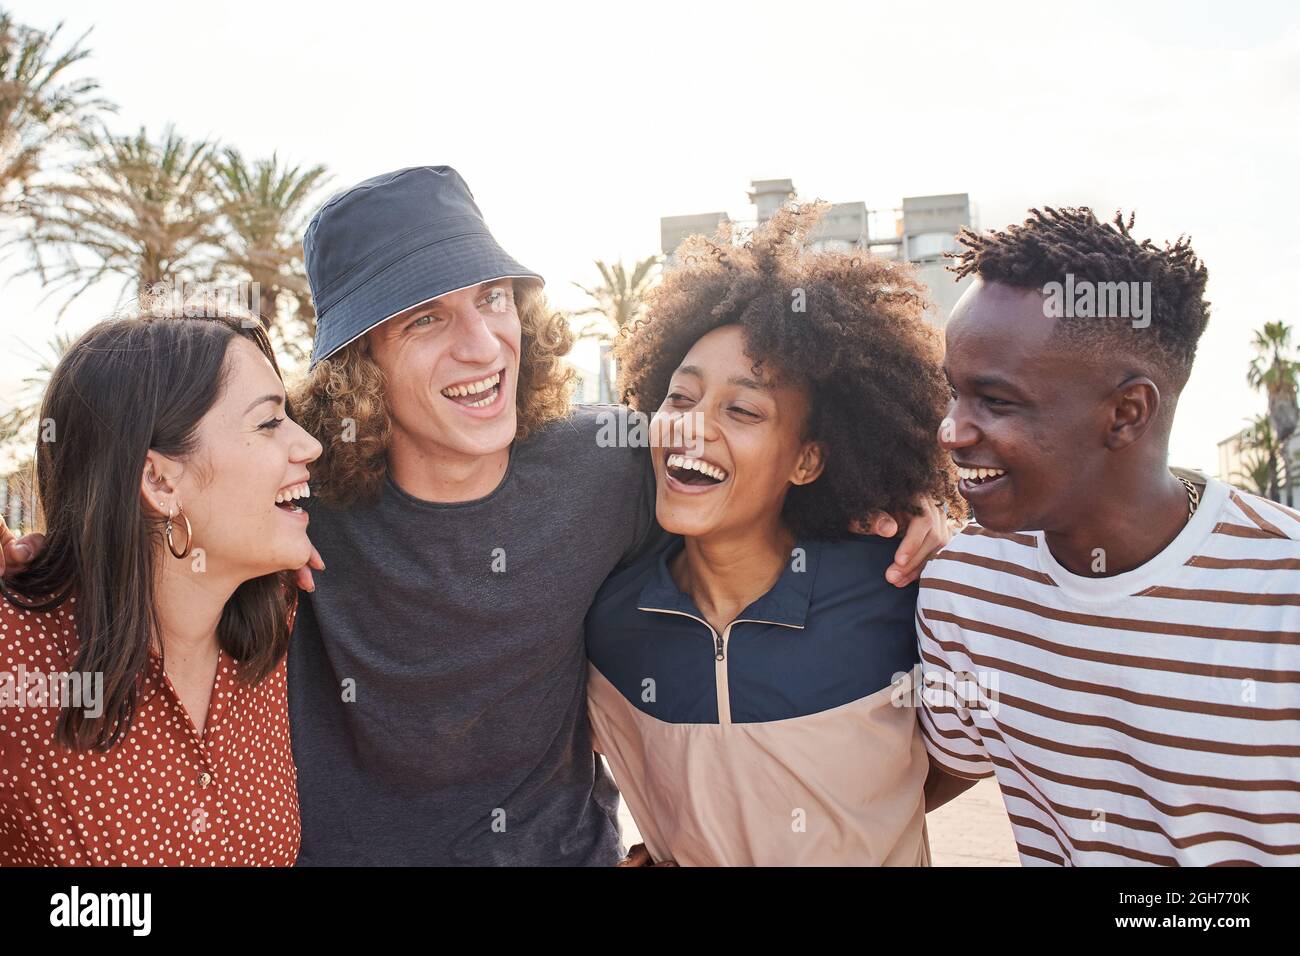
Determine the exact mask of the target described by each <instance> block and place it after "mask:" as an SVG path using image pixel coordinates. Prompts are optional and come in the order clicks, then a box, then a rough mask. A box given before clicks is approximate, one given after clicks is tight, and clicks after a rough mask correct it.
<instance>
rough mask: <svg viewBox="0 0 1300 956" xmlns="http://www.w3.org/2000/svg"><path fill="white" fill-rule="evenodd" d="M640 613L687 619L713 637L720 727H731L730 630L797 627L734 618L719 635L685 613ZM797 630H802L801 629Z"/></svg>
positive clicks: (655, 610) (649, 609)
mask: <svg viewBox="0 0 1300 956" xmlns="http://www.w3.org/2000/svg"><path fill="white" fill-rule="evenodd" d="M638 610H641V611H653V612H654V613H656V614H677V615H680V616H681V617H689V618H690V619H691V620H692V621H699V622H700V623H701V624H703V625H704V626H705V627H707V628H708V629H709V634H710V635H711V636H712V637H713V689H714V693H715V694H716V695H717V702H718V724H719V725H720V726H722V727H729V726H731V687H730V682H729V680H728V675H727V641H728V640H730V638H731V629H732V628H733V627H735V626H736V625H737V624H771V625H775V626H778V627H797V626H798V625H793V624H781V623H780V622H779V621H759V620H756V619H754V618H736V620H734V621H732V622H731V623H730V624H728V625H727V626H726V627H725V628H723V630H722V633H721V634H719V633H718V632H717V631H715V630H714V629H713V625H712V624H710V623H709V622H708V621H706V620H704V618H702V617H696V616H695V615H694V614H687V613H686V612H685V611H670V610H668V609H667V608H661V607H643V608H638ZM799 630H803V628H802V627H800V628H799Z"/></svg>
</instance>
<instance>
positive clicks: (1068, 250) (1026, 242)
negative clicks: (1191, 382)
mask: <svg viewBox="0 0 1300 956" xmlns="http://www.w3.org/2000/svg"><path fill="white" fill-rule="evenodd" d="M1132 230H1133V214H1132V213H1130V214H1129V216H1128V218H1127V219H1125V217H1124V214H1123V213H1121V212H1117V213H1116V214H1115V217H1114V219H1112V220H1111V221H1110V222H1105V223H1103V222H1100V221H1099V220H1098V219H1097V217H1096V216H1094V215H1093V212H1092V210H1091V209H1089V208H1087V207H1079V208H1073V207H1066V208H1062V209H1054V208H1052V207H1050V206H1048V207H1045V208H1044V209H1043V210H1041V211H1040V210H1038V209H1031V210H1030V211H1029V218H1028V219H1026V220H1025V221H1024V222H1023V223H1021V224H1020V225H1017V226H1008V227H1007V228H1006V229H1005V230H994V231H992V232H986V233H977V232H972V231H971V230H969V229H962V231H961V232H960V233H959V234H958V236H957V239H958V241H959V242H960V243H961V244H962V245H963V246H964V247H965V249H964V250H962V251H961V252H958V253H954V254H952V258H954V259H956V260H957V262H956V263H955V264H954V265H952V266H950V267H949V268H950V269H951V270H952V271H953V272H955V273H957V277H958V278H961V277H963V276H967V275H978V276H980V277H981V278H983V279H984V280H986V281H988V282H1000V283H1003V284H1004V285H1009V286H1014V287H1016V288H1021V289H1031V288H1036V289H1043V288H1044V286H1046V285H1047V284H1048V283H1051V282H1063V281H1064V279H1065V276H1066V275H1067V274H1069V275H1073V276H1074V278H1075V280H1087V281H1089V282H1093V283H1107V282H1143V283H1147V282H1149V283H1150V286H1149V287H1148V288H1149V289H1150V300H1149V301H1150V308H1151V314H1150V325H1149V326H1148V327H1146V328H1135V327H1134V325H1133V323H1132V322H1131V321H1130V320H1129V319H1128V318H1123V317H1110V318H1102V317H1088V318H1081V317H1071V316H1068V315H1067V316H1062V317H1060V318H1058V319H1057V331H1058V332H1059V333H1060V335H1061V337H1062V338H1063V339H1064V340H1065V341H1067V342H1068V343H1070V344H1071V345H1078V346H1083V347H1085V348H1088V349H1090V350H1094V351H1102V352H1112V353H1113V352H1125V353H1128V354H1132V355H1137V356H1140V357H1142V358H1144V359H1146V360H1147V361H1149V362H1150V363H1151V364H1152V366H1153V370H1155V371H1157V372H1160V373H1163V375H1164V378H1165V379H1166V383H1167V384H1170V385H1172V386H1173V388H1174V389H1175V390H1181V389H1182V387H1183V386H1184V385H1185V384H1186V383H1187V377H1188V375H1190V374H1191V370H1192V361H1193V359H1194V358H1195V357H1196V344H1197V342H1198V341H1199V340H1200V338H1201V333H1202V332H1204V331H1205V324H1206V322H1207V321H1208V319H1209V314H1210V304H1209V303H1208V302H1207V301H1205V283H1206V279H1207V277H1208V273H1207V272H1206V269H1205V264H1204V263H1203V262H1201V261H1200V260H1199V259H1198V258H1197V257H1196V253H1195V252H1194V251H1193V250H1192V246H1191V240H1190V239H1189V238H1188V237H1186V236H1179V237H1178V240H1177V241H1176V242H1173V243H1168V242H1167V243H1165V244H1164V246H1163V247H1160V246H1157V245H1156V244H1155V243H1153V242H1152V241H1151V240H1150V239H1144V240H1142V241H1141V242H1138V241H1137V240H1136V239H1134V238H1133V232H1132Z"/></svg>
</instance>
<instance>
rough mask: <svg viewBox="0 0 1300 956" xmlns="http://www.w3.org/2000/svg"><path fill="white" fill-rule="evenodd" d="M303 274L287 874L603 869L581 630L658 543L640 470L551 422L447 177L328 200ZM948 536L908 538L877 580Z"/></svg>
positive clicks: (610, 820) (917, 530) (607, 800)
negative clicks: (311, 305) (608, 583)
mask: <svg viewBox="0 0 1300 956" xmlns="http://www.w3.org/2000/svg"><path fill="white" fill-rule="evenodd" d="M304 251H305V254H306V262H307V270H308V274H309V277H310V280H311V287H312V293H313V296H314V298H315V304H316V309H317V313H318V319H317V333H316V341H315V347H314V350H313V355H312V368H311V372H310V375H309V378H308V381H307V383H306V385H305V387H304V388H303V389H302V391H301V393H300V394H299V395H298V396H297V397H296V399H295V402H294V412H295V415H296V416H297V417H298V418H299V419H300V421H301V422H302V423H303V424H304V425H305V426H306V427H307V429H308V430H309V431H311V432H312V433H313V434H314V435H315V436H316V437H317V438H318V439H319V440H320V441H321V443H322V445H323V446H324V449H325V451H324V454H323V455H322V456H321V458H320V460H319V461H318V463H317V466H316V467H315V468H314V469H313V472H312V495H313V497H314V499H315V500H314V501H313V503H312V505H311V511H312V538H313V541H314V542H315V544H316V546H317V548H318V549H319V551H320V554H321V556H322V558H323V559H324V562H325V565H326V567H328V570H327V571H325V572H324V573H323V574H321V575H320V577H319V581H318V582H317V585H318V586H317V587H316V588H315V590H314V591H312V592H310V593H308V594H305V595H303V600H302V602H301V604H300V610H299V613H298V616H297V623H296V626H295V631H294V636H293V641H292V645H291V650H290V659H289V667H288V670H289V703H290V716H291V721H292V735H293V748H294V756H295V760H296V762H297V765H298V791H299V796H300V803H301V808H302V853H301V856H300V862H301V863H303V864H307V865H320V864H323V865H345V864H372V865H375V864H377V865H394V864H515V865H521V864H522V865H529V864H531V865H605V864H612V863H615V862H617V860H618V859H619V856H620V854H621V848H620V846H619V833H618V825H617V817H616V809H617V793H616V791H615V789H614V787H613V784H612V781H611V780H610V778H609V776H608V774H606V773H605V771H604V769H603V766H602V765H601V763H600V761H599V759H598V758H596V757H594V756H593V754H592V749H591V737H590V731H589V728H588V726H587V718H586V697H585V680H586V677H585V675H586V664H585V657H584V649H583V619H584V616H585V614H586V612H587V609H588V607H589V605H590V603H591V600H592V598H593V596H594V595H595V593H596V591H597V589H598V588H599V586H600V584H601V582H602V581H603V580H604V578H605V577H606V575H608V574H609V572H610V571H612V570H613V569H614V568H615V567H616V566H618V565H619V564H620V563H622V562H625V561H627V560H629V559H631V558H633V557H635V556H636V555H638V554H639V553H641V552H642V551H643V550H644V549H646V548H648V547H650V546H652V545H653V544H654V543H655V541H656V540H657V538H658V535H659V534H660V532H659V531H658V528H657V526H656V525H655V523H654V496H655V492H654V478H653V472H652V470H651V468H650V465H649V458H648V455H647V453H646V452H645V450H644V449H642V448H637V447H619V445H618V443H617V442H614V443H611V442H609V441H603V440H600V436H601V435H602V434H603V435H606V436H608V435H610V434H616V435H628V434H629V433H630V431H629V429H628V428H627V427H626V423H622V422H616V423H614V426H613V427H610V425H611V423H610V420H609V416H611V415H615V416H620V415H625V414H626V410H625V409H622V408H620V407H604V408H592V407H576V408H575V407H572V406H569V405H568V377H569V372H568V371H567V370H566V369H565V367H564V365H563V364H562V362H561V356H562V355H563V354H564V353H565V352H566V351H567V349H568V347H569V345H570V343H571V336H570V333H569V331H568V328H567V325H566V324H565V322H564V320H563V319H562V317H560V316H557V315H554V314H552V313H550V312H549V311H548V310H547V308H546V307H545V303H544V300H543V299H542V297H541V286H542V279H541V277H540V276H539V275H537V274H536V273H535V272H532V271H531V270H529V269H526V268H524V267H523V266H521V265H520V264H519V263H518V262H516V261H515V260H514V259H513V258H511V257H510V256H509V255H507V254H506V253H505V251H504V250H502V249H501V247H500V246H499V245H498V244H497V243H496V241H495V240H494V239H493V237H492V235H491V234H490V233H489V231H488V229H487V227H486V226H485V225H484V222H483V218H482V215H481V214H480V212H479V209H478V206H477V205H476V204H475V202H474V199H473V197H472V195H471V193H470V191H469V189H468V187H467V186H466V184H465V182H464V180H462V179H461V177H460V176H459V175H458V174H457V173H456V171H455V170H453V169H451V168H450V167H446V166H423V167H415V168H409V169H402V170H398V171H396V172H392V173H388V174H385V175H383V176H377V177H375V178H373V179H370V180H367V181H366V182H363V183H361V184H359V185H357V186H355V187H353V188H352V189H349V190H347V191H346V192H344V193H342V194H340V195H338V196H336V197H334V198H333V199H331V200H330V201H329V202H328V203H326V204H325V205H324V206H323V207H322V208H321V210H320V211H319V212H318V213H317V214H316V216H315V218H314V219H313V220H312V222H311V224H310V226H309V227H308V230H307V235H306V238H305V240H304ZM624 445H626V443H624ZM893 524H894V522H893V521H892V519H889V518H887V517H882V518H881V519H880V521H879V522H878V524H877V530H881V531H885V532H886V533H893V530H894V529H893V528H892V527H890V525H893ZM946 532H947V529H946V525H945V523H944V521H943V519H942V516H941V515H939V514H938V512H937V510H935V509H933V508H927V509H926V511H925V513H924V514H922V515H921V516H920V517H918V518H915V519H913V520H912V521H911V523H910V524H909V526H908V530H907V535H906V537H905V538H904V540H903V543H902V545H901V546H900V548H899V560H898V561H897V562H896V564H895V566H894V568H892V569H891V572H890V577H891V580H892V581H894V583H896V584H900V585H902V584H905V583H907V582H909V581H910V580H911V579H912V578H913V577H914V576H915V574H916V572H917V570H918V569H919V566H920V564H921V563H922V561H923V559H924V558H925V557H926V556H928V554H929V553H931V552H932V551H933V550H935V549H936V548H937V547H940V546H942V544H943V543H945V542H946V539H947V535H946ZM909 557H910V560H907V559H908V558H909Z"/></svg>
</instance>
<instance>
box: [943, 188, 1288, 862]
mask: <svg viewBox="0 0 1300 956" xmlns="http://www.w3.org/2000/svg"><path fill="white" fill-rule="evenodd" d="M1131 225H1132V220H1131V218H1130V219H1129V220H1128V221H1127V222H1124V221H1123V220H1120V219H1117V220H1116V222H1115V224H1113V225H1112V224H1102V223H1100V222H1098V221H1097V220H1096V219H1095V218H1094V217H1093V216H1092V213H1091V212H1090V211H1088V210H1071V209H1066V210H1059V211H1058V210H1051V209H1048V210H1046V211H1045V213H1038V212H1037V211H1035V212H1034V213H1033V216H1032V218H1031V219H1030V220H1029V221H1028V222H1026V223H1025V224H1024V225H1022V226H1018V227H1012V228H1010V229H1008V230H1007V231H1006V232H995V233H992V234H988V235H983V236H977V235H973V234H965V235H964V236H963V237H962V241H963V243H964V245H965V246H966V250H965V251H964V252H963V253H962V254H961V263H960V265H959V266H958V271H959V272H960V273H963V274H966V273H973V274H974V275H975V276H976V280H975V282H974V283H973V284H972V286H971V288H970V289H969V290H968V291H967V293H966V295H965V296H963V299H962V301H961V302H960V303H959V304H958V306H957V308H956V309H955V310H954V311H953V314H952V317H951V319H950V322H949V325H948V329H947V355H946V369H947V373H948V377H949V380H950V383H951V385H952V387H953V405H952V408H951V411H950V415H949V418H948V419H947V420H946V421H945V423H944V426H943V428H942V430H941V435H940V439H941V441H942V442H943V444H944V446H945V447H946V448H947V449H948V450H949V451H950V453H951V454H952V457H953V460H954V462H955V464H956V465H957V466H958V469H959V472H960V474H961V483H960V487H961V491H962V494H963V495H964V496H965V497H966V499H967V500H968V502H969V503H970V505H971V508H972V510H973V512H974V516H975V521H976V523H974V524H972V525H970V526H969V527H968V528H967V529H966V531H965V533H963V534H961V535H958V536H957V537H956V538H955V539H954V540H953V542H952V543H951V544H950V545H949V546H948V547H947V548H946V549H945V550H944V551H943V552H942V553H941V554H939V555H938V556H937V557H936V558H935V559H934V560H932V561H931V562H930V565H929V567H928V569H927V572H926V574H925V576H924V577H923V579H922V582H921V593H920V598H919V601H918V605H917V632H918V639H919V643H920V652H921V658H922V662H921V665H920V668H921V674H922V679H923V684H922V686H921V688H920V693H919V696H920V697H921V700H922V702H923V710H922V728H923V730H924V734H925V738H926V745H927V748H928V749H929V752H930V757H931V762H932V766H933V767H934V768H936V770H938V771H943V773H942V774H936V773H932V779H931V781H930V784H929V786H928V790H929V791H930V796H931V801H932V803H935V802H941V800H938V799H937V798H936V797H935V793H936V792H937V791H942V790H943V788H944V787H945V786H947V787H948V788H949V789H957V788H960V787H961V786H962V785H963V784H961V783H959V782H957V781H954V780H952V778H953V777H956V778H966V779H969V778H973V777H982V776H988V775H990V774H995V775H996V776H997V779H998V783H999V784H1000V786H1001V788H1002V793H1003V798H1004V800H1005V802H1006V806H1007V811H1008V813H1009V815H1010V818H1011V822H1012V825H1013V827H1014V830H1015V836H1016V842H1017V844H1018V845H1019V848H1020V854H1021V859H1022V861H1023V862H1025V863H1026V864H1030V863H1034V864H1042V863H1054V864H1059V865H1122V864H1158V865H1159V864H1163V865H1179V864H1181V865H1214V864H1263V865H1277V864H1290V865H1296V864H1300V514H1298V513H1297V512H1295V511H1292V510H1291V509H1289V508H1285V507H1283V506H1281V505H1278V504H1275V503H1273V502H1271V501H1267V500H1264V499H1262V498H1259V497H1256V496H1253V495H1249V494H1246V493H1244V492H1240V491H1237V490H1235V489H1233V488H1231V487H1229V486H1227V485H1225V484H1223V483H1222V482H1219V481H1216V480H1213V479H1205V478H1203V477H1200V476H1192V475H1187V474H1183V475H1176V474H1174V473H1172V472H1171V471H1170V470H1169V468H1168V467H1167V464H1166V462H1167V455H1168V437H1169V428H1170V425H1171V423H1172V420H1173V408H1174V405H1175V403H1176V400H1177V396H1178V393H1179V391H1180V390H1181V388H1182V387H1183V385H1184V384H1185V383H1186V381H1187V375H1188V373H1189V371H1190V368H1191V363H1192V358H1193V356H1194V354H1195V348H1196V342H1197V339H1198V338H1199V336H1200V334H1201V332H1202V331H1203V329H1204V326H1205V321H1206V315H1207V311H1208V310H1207V305H1206V303H1205V302H1204V299H1203V294H1204V287H1205V277H1206V273H1205V268H1204V266H1203V265H1202V264H1201V263H1200V262H1199V261H1198V260H1197V259H1196V258H1195V256H1194V254H1193V253H1192V250H1191V248H1190V246H1189V245H1188V244H1187V243H1186V241H1184V240H1180V241H1179V242H1178V243H1175V244H1173V245H1166V246H1165V247H1164V248H1158V247H1156V246H1154V245H1153V244H1151V243H1150V242H1144V243H1138V242H1136V241H1135V240H1133V239H1132V238H1131V236H1130V235H1129V228H1130V227H1131ZM1067 275H1068V276H1069V279H1068V280H1067V279H1066V278H1065V277H1066V276H1067ZM1121 282H1132V283H1133V284H1134V285H1138V284H1139V283H1147V285H1146V287H1145V288H1146V293H1145V294H1146V296H1147V300H1146V304H1145V305H1144V306H1141V309H1140V311H1141V313H1142V314H1140V315H1136V316H1134V315H1132V314H1130V315H1114V314H1109V315H1108V314H1101V313H1100V312H1099V311H1098V310H1097V308H1096V306H1097V301H1098V300H1097V299H1094V300H1093V308H1092V310H1091V311H1090V312H1089V310H1081V309H1077V308H1076V309H1070V308H1061V307H1060V306H1061V303H1060V302H1059V301H1057V302H1055V303H1053V296H1054V295H1055V293H1056V289H1055V287H1054V286H1053V285H1052V284H1053V283H1059V284H1060V285H1061V286H1062V287H1066V288H1070V289H1071V291H1072V293H1077V291H1078V290H1079V289H1081V288H1087V287H1089V286H1092V287H1099V286H1102V285H1103V284H1105V283H1115V284H1119V283H1121ZM1139 288H1141V287H1140V286H1139ZM1153 290H1154V291H1153ZM1095 292H1096V289H1095V288H1094V294H1095ZM1078 301H1079V300H1077V299H1071V300H1070V302H1071V304H1074V305H1077V304H1078ZM1111 304H1113V303H1111ZM1131 304H1132V302H1131V300H1130V305H1131ZM1130 311H1137V310H1130ZM1080 312H1087V313H1088V314H1079V313H1080ZM945 775H951V776H948V777H946V776H945Z"/></svg>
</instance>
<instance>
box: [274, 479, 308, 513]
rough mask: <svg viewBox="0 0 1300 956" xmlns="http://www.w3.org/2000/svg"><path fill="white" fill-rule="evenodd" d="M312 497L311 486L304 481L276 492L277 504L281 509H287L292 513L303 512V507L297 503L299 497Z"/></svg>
mask: <svg viewBox="0 0 1300 956" xmlns="http://www.w3.org/2000/svg"><path fill="white" fill-rule="evenodd" d="M310 497H311V488H309V487H308V486H307V482H305V481H304V482H302V483H301V484H297V485H293V486H291V487H289V488H284V489H282V490H280V491H278V492H276V495H275V506H276V507H277V508H279V509H280V510H281V511H287V512H289V513H290V514H301V513H302V508H300V507H298V505H297V504H296V502H297V500H298V499H299V498H310Z"/></svg>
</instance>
